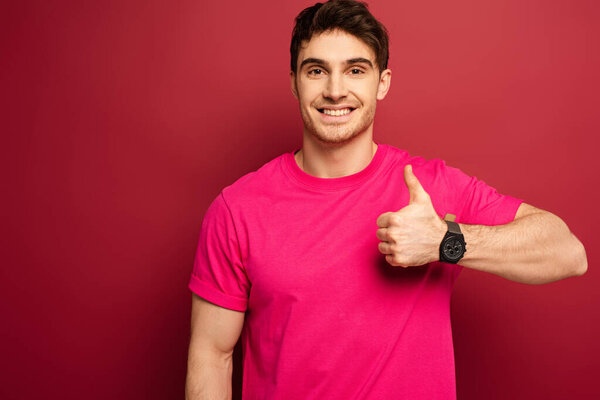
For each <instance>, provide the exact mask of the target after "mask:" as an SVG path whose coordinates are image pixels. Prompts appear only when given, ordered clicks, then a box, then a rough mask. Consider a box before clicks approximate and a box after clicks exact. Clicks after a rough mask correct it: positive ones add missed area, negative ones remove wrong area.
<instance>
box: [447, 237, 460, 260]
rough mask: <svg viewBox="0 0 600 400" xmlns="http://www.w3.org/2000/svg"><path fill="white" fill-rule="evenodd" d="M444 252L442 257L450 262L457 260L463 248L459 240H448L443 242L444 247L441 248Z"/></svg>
mask: <svg viewBox="0 0 600 400" xmlns="http://www.w3.org/2000/svg"><path fill="white" fill-rule="evenodd" d="M442 251H443V252H444V257H446V258H447V259H448V260H450V261H456V260H459V259H460V258H461V257H462V255H463V254H464V247H463V245H462V243H461V241H460V240H458V239H454V238H449V239H447V240H446V241H444V246H443V248H442Z"/></svg>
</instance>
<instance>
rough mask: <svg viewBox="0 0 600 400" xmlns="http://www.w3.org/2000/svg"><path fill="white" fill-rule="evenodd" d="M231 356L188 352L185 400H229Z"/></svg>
mask: <svg viewBox="0 0 600 400" xmlns="http://www.w3.org/2000/svg"><path fill="white" fill-rule="evenodd" d="M232 371H233V354H229V355H222V354H217V353H211V352H200V351H195V352H190V354H189V359H188V371H187V377H186V383H185V398H186V400H231V396H232V395H231V374H232Z"/></svg>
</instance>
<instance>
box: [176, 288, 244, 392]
mask: <svg viewBox="0 0 600 400" xmlns="http://www.w3.org/2000/svg"><path fill="white" fill-rule="evenodd" d="M192 296H193V298H192V322H191V335H190V347H189V353H188V365H187V366H188V370H187V376H186V383H185V398H186V400H200V399H202V400H204V399H210V400H213V399H224V400H230V399H231V374H232V371H233V349H234V347H235V344H236V343H237V341H238V339H239V337H240V334H241V332H242V327H243V325H244V317H245V313H243V312H241V311H234V310H229V309H227V308H223V307H220V306H217V305H215V304H213V303H210V302H208V301H206V300H204V299H203V298H201V297H199V296H198V295H196V294H193V295H192Z"/></svg>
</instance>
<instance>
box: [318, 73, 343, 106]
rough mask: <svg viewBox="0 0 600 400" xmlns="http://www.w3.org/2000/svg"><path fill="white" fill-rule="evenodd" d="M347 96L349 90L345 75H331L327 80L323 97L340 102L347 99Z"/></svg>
mask: <svg viewBox="0 0 600 400" xmlns="http://www.w3.org/2000/svg"><path fill="white" fill-rule="evenodd" d="M347 94H348V88H347V87H346V84H345V82H344V75H343V74H340V73H331V74H330V75H329V77H328V78H327V84H326V85H325V90H324V91H323V97H326V98H329V99H331V100H333V101H338V100H339V99H341V98H344V97H346V95H347Z"/></svg>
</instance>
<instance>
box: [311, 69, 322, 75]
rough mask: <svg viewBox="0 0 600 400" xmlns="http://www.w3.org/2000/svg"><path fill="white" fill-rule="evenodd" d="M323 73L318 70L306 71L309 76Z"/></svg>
mask: <svg viewBox="0 0 600 400" xmlns="http://www.w3.org/2000/svg"><path fill="white" fill-rule="evenodd" d="M322 72H323V71H321V70H320V69H319V68H314V69H311V70H310V71H308V74H309V75H321V73H322Z"/></svg>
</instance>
